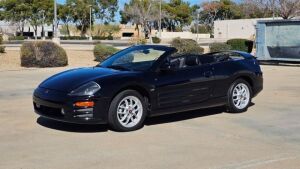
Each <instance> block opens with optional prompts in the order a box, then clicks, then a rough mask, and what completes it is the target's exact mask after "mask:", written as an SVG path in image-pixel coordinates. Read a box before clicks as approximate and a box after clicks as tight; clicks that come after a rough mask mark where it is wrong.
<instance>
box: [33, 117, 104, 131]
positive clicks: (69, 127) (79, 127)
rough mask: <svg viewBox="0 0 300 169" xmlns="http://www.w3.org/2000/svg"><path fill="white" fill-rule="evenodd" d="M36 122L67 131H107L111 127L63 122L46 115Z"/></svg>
mask: <svg viewBox="0 0 300 169" xmlns="http://www.w3.org/2000/svg"><path fill="white" fill-rule="evenodd" d="M36 122H37V123H38V124H39V125H41V126H43V127H47V128H50V129H55V130H61V131H67V132H77V133H96V132H106V131H108V129H109V128H108V126H107V125H105V124H98V125H89V124H72V123H63V122H59V121H55V120H51V119H47V118H44V117H39V118H38V119H37V121H36Z"/></svg>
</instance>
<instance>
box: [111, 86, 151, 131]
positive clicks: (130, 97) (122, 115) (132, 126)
mask: <svg viewBox="0 0 300 169" xmlns="http://www.w3.org/2000/svg"><path fill="white" fill-rule="evenodd" d="M145 105H146V104H145V100H144V98H143V96H141V95H140V94H139V93H138V92H137V91H135V90H125V91H123V92H120V93H119V94H118V95H117V96H116V97H115V98H114V99H113V100H112V102H111V105H110V108H109V114H108V122H109V124H110V126H111V127H112V128H113V129H115V130H117V131H133V130H137V129H139V128H141V127H142V125H143V122H144V119H145V117H146V110H147V109H146V106H145Z"/></svg>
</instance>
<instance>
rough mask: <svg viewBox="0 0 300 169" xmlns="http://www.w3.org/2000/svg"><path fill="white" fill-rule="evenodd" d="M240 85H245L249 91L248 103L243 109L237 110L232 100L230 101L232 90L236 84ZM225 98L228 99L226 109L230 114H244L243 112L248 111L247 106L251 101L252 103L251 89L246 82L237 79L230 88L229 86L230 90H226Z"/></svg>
mask: <svg viewBox="0 0 300 169" xmlns="http://www.w3.org/2000/svg"><path fill="white" fill-rule="evenodd" d="M241 83H242V84H245V85H247V87H248V89H249V93H250V98H249V102H248V104H247V106H246V107H245V108H244V109H238V108H237V107H236V106H235V105H234V103H233V99H232V95H233V90H234V88H235V87H236V86H237V85H238V84H241ZM227 97H228V98H227V99H228V101H227V109H228V111H229V112H232V113H241V112H245V111H247V110H248V107H249V105H250V103H251V101H252V88H251V86H250V84H249V83H248V82H247V81H246V80H243V79H237V80H235V81H234V82H233V83H232V84H231V86H230V88H229V90H228V94H227Z"/></svg>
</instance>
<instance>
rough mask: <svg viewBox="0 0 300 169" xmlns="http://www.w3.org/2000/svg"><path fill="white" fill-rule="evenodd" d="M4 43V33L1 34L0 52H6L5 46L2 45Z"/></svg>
mask: <svg viewBox="0 0 300 169" xmlns="http://www.w3.org/2000/svg"><path fill="white" fill-rule="evenodd" d="M2 44H3V35H2V34H0V53H5V46H2Z"/></svg>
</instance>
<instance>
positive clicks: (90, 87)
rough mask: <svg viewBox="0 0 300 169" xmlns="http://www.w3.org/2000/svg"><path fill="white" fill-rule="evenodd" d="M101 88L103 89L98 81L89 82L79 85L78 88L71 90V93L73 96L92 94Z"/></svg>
mask: <svg viewBox="0 0 300 169" xmlns="http://www.w3.org/2000/svg"><path fill="white" fill-rule="evenodd" d="M100 89H101V87H100V85H99V84H98V83H96V82H89V83H86V84H84V85H82V86H80V87H78V88H77V89H75V90H73V91H71V92H70V94H69V95H71V96H92V95H94V94H95V93H96V92H97V91H99V90H100Z"/></svg>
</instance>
